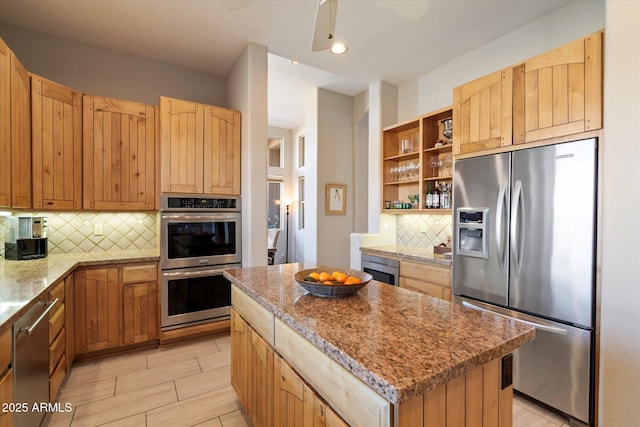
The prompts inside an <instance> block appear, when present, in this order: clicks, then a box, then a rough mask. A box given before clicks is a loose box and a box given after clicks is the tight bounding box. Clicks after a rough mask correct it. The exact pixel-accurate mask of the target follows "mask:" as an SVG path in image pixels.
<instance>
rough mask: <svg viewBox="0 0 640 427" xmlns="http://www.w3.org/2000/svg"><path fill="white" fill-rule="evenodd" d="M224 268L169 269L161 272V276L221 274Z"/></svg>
mask: <svg viewBox="0 0 640 427" xmlns="http://www.w3.org/2000/svg"><path fill="white" fill-rule="evenodd" d="M223 271H224V269H212V270H198V271H169V272H165V273H162V274H161V276H162V277H204V276H212V275H216V274H222V272H223Z"/></svg>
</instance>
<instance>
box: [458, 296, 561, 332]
mask: <svg viewBox="0 0 640 427" xmlns="http://www.w3.org/2000/svg"><path fill="white" fill-rule="evenodd" d="M462 305H463V306H465V307H468V308H471V309H473V310H477V311H482V312H485V313H491V314H495V315H496V316H502V317H504V318H507V319H511V320H516V321H518V322H522V323H526V324H527V325H531V326H533V327H534V328H536V329H540V330H541V331H545V332H549V333H551V334H556V335H567V330H566V329H562V328H556V327H554V326H547V325H542V324H540V323H538V322H532V321H530V320H523V319H517V318H515V317H511V316H507V315H506V314H502V313H498V312H496V311H493V310H489V309H487V308H483V307H478V306H477V305H474V304H471V303H468V302H467V301H463V302H462Z"/></svg>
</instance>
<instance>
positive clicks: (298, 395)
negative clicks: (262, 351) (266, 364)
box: [274, 354, 348, 427]
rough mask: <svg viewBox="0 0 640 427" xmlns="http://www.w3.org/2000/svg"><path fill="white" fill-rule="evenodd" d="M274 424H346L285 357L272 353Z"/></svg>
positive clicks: (291, 426)
mask: <svg viewBox="0 0 640 427" xmlns="http://www.w3.org/2000/svg"><path fill="white" fill-rule="evenodd" d="M274 378H275V385H274V407H275V412H274V414H275V416H274V426H277V427H280V426H282V427H325V426H326V427H329V426H332V427H333V426H335V427H338V426H344V427H346V426H348V424H347V423H346V422H344V420H342V419H341V418H340V417H339V416H338V415H337V414H336V413H335V412H334V411H333V410H332V409H331V407H330V406H329V405H327V404H326V403H325V402H324V401H323V400H322V399H321V398H320V397H319V396H318V394H317V393H316V392H315V391H314V390H313V389H312V388H311V387H310V386H309V385H308V384H306V383H305V382H304V381H303V380H302V378H300V376H299V375H298V374H297V373H296V372H295V371H294V370H293V368H291V366H289V364H288V363H287V362H285V360H284V359H283V358H282V357H280V356H278V355H277V354H276V355H275V356H274Z"/></svg>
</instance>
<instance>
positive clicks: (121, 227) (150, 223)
mask: <svg viewBox="0 0 640 427" xmlns="http://www.w3.org/2000/svg"><path fill="white" fill-rule="evenodd" d="M19 216H45V217H47V220H48V221H47V222H48V226H49V228H48V235H47V237H48V238H49V253H50V254H55V253H71V252H104V251H109V250H129V249H155V248H158V247H159V214H158V213H156V212H153V213H141V212H135V213H130V212H127V213H87V212H82V213H80V212H39V213H30V214H29V215H26V214H19ZM96 224H97V228H98V229H99V228H100V227H102V231H103V235H102V236H96V235H95V230H96ZM4 241H5V218H4V217H0V254H1V255H2V256H4Z"/></svg>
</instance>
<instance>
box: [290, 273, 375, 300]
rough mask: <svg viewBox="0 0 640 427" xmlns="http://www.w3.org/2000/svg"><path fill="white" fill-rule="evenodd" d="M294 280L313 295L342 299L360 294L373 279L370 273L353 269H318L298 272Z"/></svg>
mask: <svg viewBox="0 0 640 427" xmlns="http://www.w3.org/2000/svg"><path fill="white" fill-rule="evenodd" d="M294 278H295V279H296V281H297V282H298V283H299V284H300V286H302V287H303V288H305V289H306V290H307V291H309V293H310V294H311V295H315V296H317V297H342V296H346V295H351V294H354V293H356V292H358V291H359V290H360V289H362V288H364V287H365V286H367V284H368V283H369V282H370V281H371V279H373V276H371V275H370V274H369V273H364V272H362V271H358V270H352V269H340V268H337V269H326V270H323V269H318V268H312V269H308V270H301V271H298V272H297V273H296V274H295V275H294Z"/></svg>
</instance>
